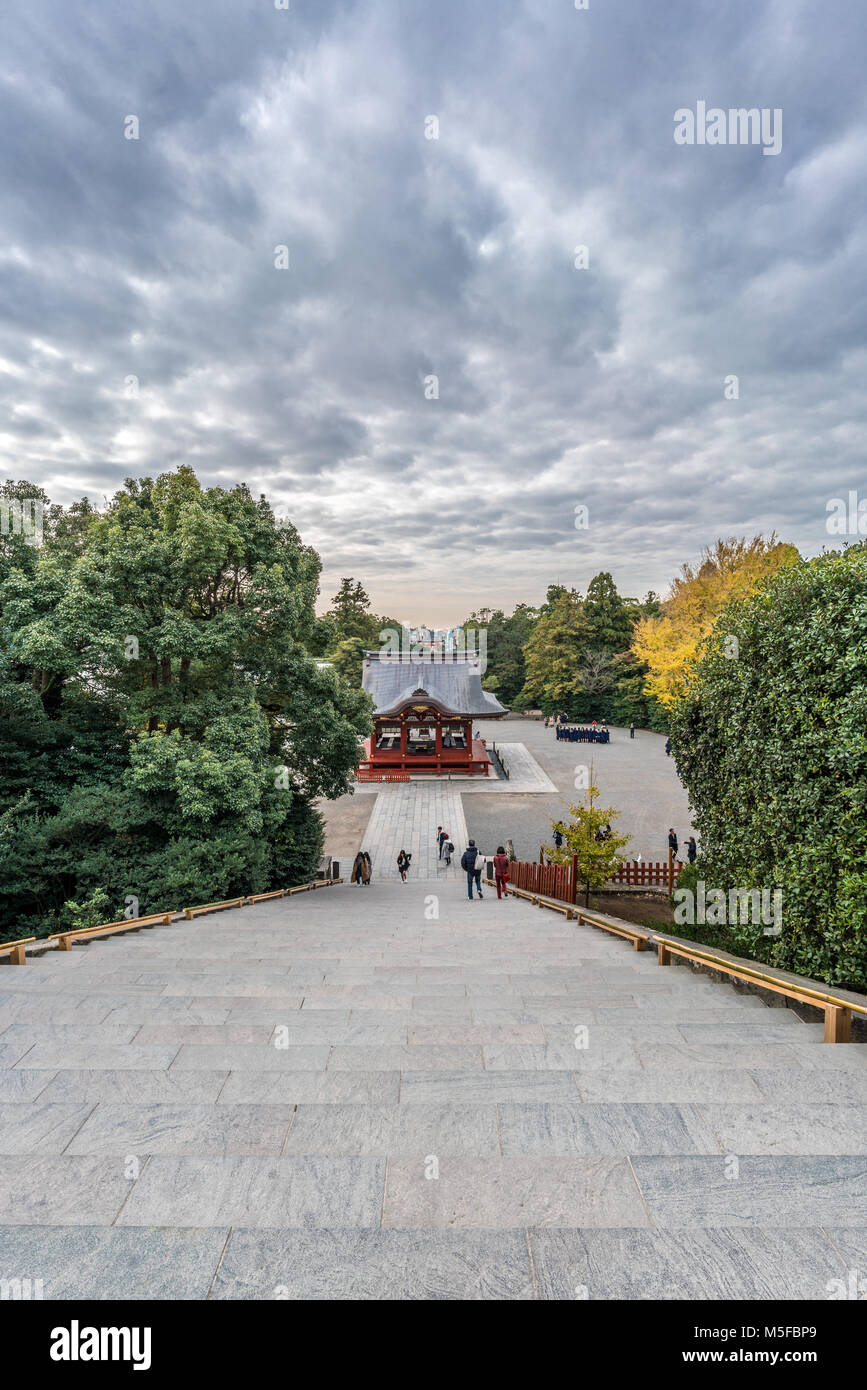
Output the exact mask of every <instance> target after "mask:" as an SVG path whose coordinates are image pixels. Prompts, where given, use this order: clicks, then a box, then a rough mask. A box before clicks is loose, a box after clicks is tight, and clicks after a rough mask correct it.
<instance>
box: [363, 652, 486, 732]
mask: <svg viewBox="0 0 867 1390" xmlns="http://www.w3.org/2000/svg"><path fill="white" fill-rule="evenodd" d="M361 684H362V686H363V688H364V689H365V690H366V691H367V693H368V694H369V695H371V696H372V697H373V700H374V702H375V706H376V708H375V709H374V714H397V712H398V710H400V709H402V708H403V706H404V705H407V704H411V703H412V702H413V701H416V702H418V703H421V702H422V701H424V700H426V701H428V702H429V703H431V704H433V705H435V706H436V707H437V709H439V710H440V711H441V713H443V714H456V715H458V714H463V715H472V716H473V718H477V717H478V718H487V719H497V718H498V717H499V716H500V715H502V714H507V713H508V710H507V709H506V707H505V705H501V704H500V702H499V700H498V699H497V697H496V695H492V694H491V692H490V691H489V690H483V689H482V670H481V666H480V665H479V659H478V657H462V658H461V659H459V660H453V659H452V658H451V656H450V655H446V657H445V659H442V658H441V657H437V658H435V659H434V660H433V661H431V660H430V659H428V660H420V659H412V658H410V657H406V656H401V657H396V656H385V657H380V654H379V652H368V653H367V655H366V656H365V660H364V669H363V673H362V681H361Z"/></svg>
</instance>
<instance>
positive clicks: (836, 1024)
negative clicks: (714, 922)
mask: <svg viewBox="0 0 867 1390" xmlns="http://www.w3.org/2000/svg"><path fill="white" fill-rule="evenodd" d="M517 867H518V865H517V864H513V865H512V868H513V869H514V868H517ZM548 867H555V866H548V865H539V864H537V865H522V866H521V868H538V869H543V868H548ZM488 882H489V883H490V882H491V880H490V879H489V880H488ZM506 891H507V892H510V893H514V894H516V895H517V896H518V897H521V898H528V899H529V900H530V901H531V902H532V903H533V905H534V906H535V907H548V908H553V909H554V911H556V912H562V913H563V914H564V915H565V917H566V919H567V920H571V921H574V922H577V923H578V925H579V926H588V927H597V928H599V930H600V931H606V932H611V933H612V934H613V935H614V936H619V937H623V938H624V939H625V940H627V941H629V942H631V944H632V949H633V951H646V950H647V949H648V947H655V948H656V960H657V964H658V965H671V958H672V956H677V957H679V958H681V959H683V960H688V961H691V962H692V963H693V964H694V965H699V966H704V967H705V968H706V969H708V970H714V971H717V972H718V973H719V974H721V975H728V976H730V977H731V978H732V979H735V980H741V981H742V982H744V983H745V984H751V985H755V987H756V988H757V989H766V990H769V991H770V992H771V993H772V994H782V995H785V996H786V997H787V998H789V999H794V1000H795V1001H796V1002H797V1003H801V1004H810V1005H811V1006H812V1007H813V1008H815V1009H821V1010H822V1011H823V1013H824V1016H825V1033H824V1041H825V1042H826V1043H848V1042H851V1039H852V1015H853V1013H854V1014H860V1015H862V1016H863V1017H867V998H865V997H864V996H860V995H855V994H854V993H850V992H849V991H848V990H847V991H845V992H839V993H836V994H835V993H833V992H829V991H826V990H824V989H822V988H820V986H819V984H818V983H817V982H816V981H815V980H807V979H804V978H803V977H801V976H798V975H788V974H786V973H785V972H783V971H781V970H779V971H778V970H774V969H773V968H772V967H771V966H760V965H759V964H758V962H757V961H752V960H744V959H743V958H742V957H740V956H733V955H729V954H728V952H726V951H708V950H704V949H702V947H701V946H698V945H695V944H693V942H691V941H685V940H683V939H682V938H680V937H673V936H666V935H665V934H664V933H663V932H658V931H654V930H652V929H651V928H648V927H639V926H636V924H635V923H633V922H625V921H624V920H623V919H622V918H620V917H611V916H609V915H608V914H607V913H601V912H590V911H588V910H587V908H584V907H578V906H577V905H575V904H574V903H571V902H569V901H568V900H564V899H562V898H560V897H557V896H554V895H548V894H545V893H544V891H543V890H536V892H535V893H534V892H533V891H532V890H530V889H528V888H524V887H521V886H520V885H518V883H517V879H514V878H513V879H512V880H511V881H510V883H509V885H508V888H507V890H506Z"/></svg>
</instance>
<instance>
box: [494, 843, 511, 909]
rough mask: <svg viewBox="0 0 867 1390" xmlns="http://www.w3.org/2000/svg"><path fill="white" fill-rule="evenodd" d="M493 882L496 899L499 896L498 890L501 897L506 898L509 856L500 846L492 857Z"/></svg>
mask: <svg viewBox="0 0 867 1390" xmlns="http://www.w3.org/2000/svg"><path fill="white" fill-rule="evenodd" d="M494 882H495V883H496V885H497V897H498V898H499V897H500V896H501V894H500V889H502V890H503V891H502V896H503V897H504V898H508V896H509V892H508V889H509V856H508V854H507V853H506V851H505V849H504V848H503V846H502V845H499V846H498V847H497V852H496V854H495V855H494Z"/></svg>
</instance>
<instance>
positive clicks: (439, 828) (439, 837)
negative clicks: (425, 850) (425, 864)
mask: <svg viewBox="0 0 867 1390" xmlns="http://www.w3.org/2000/svg"><path fill="white" fill-rule="evenodd" d="M436 841H437V851H438V854H439V858H440V859H442V857H443V828H442V826H441V825H438V826H437V834H436Z"/></svg>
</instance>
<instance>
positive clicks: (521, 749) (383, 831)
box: [320, 719, 693, 878]
mask: <svg viewBox="0 0 867 1390" xmlns="http://www.w3.org/2000/svg"><path fill="white" fill-rule="evenodd" d="M475 727H476V729H477V730H478V732H480V733H481V734H482V736H483V737H484V738H485V739H486V741H487V743H488V746H489V747H490V746H491V745H492V744H496V747H497V748H498V749H501V750H503V756H504V759H505V762H506V766H507V767H508V769H509V774H510V775H509V779H508V780H504V779H502V778H495V777H479V776H476V777H473V778H472V779H470V778H468V777H460V778H457V777H455V778H453V779H452V780H448V779H447V778H445V777H443V778H437V777H431V778H425V779H415V778H414V779H413V782H412V783H411V785H410V786H406V785H400V784H398V785H385V786H380V785H377V784H367V785H365V784H362V785H360V786H358V787H357V788H356V790H355V792H354V794H352V795H350V796H344V797H340V798H339V799H338V800H337V801H334V802H323V803H321V804H320V809H321V810H322V812H323V814H324V816H325V818H326V825H327V832H326V846H325V848H326V851H327V852H328V853H329V854H331V855H332V857H333V858H334V859H336V860H337V861H338V863H339V864H340V866H341V870H344V869H345V870H348V869H349V867H350V864H351V861H352V859H353V858H354V856H355V854H356V852H357V851H358V850H359V849H366V850H367V851H368V853H370V855H371V859H372V861H373V869H374V873H378V874H380V875H384V876H386V877H389V878H393V877H396V873H397V870H396V867H395V861H396V859H397V854H398V851H399V850H400V849H406V850H407V851H408V852H410V853H412V856H413V868H412V874H413V875H414V876H415V877H419V876H420V877H424V878H427V877H431V878H433V877H437V876H438V875H439V876H441V875H442V872H443V871H442V870H441V869H440V868H439V866H438V863H437V854H436V849H435V847H434V839H435V836H436V827H437V825H442V826H444V827H445V829H447V830H448V831H449V832H450V833H451V838H452V842H453V844H454V846H455V849H456V852H457V853H456V862H457V861H458V860H459V859H460V856H461V853H462V851H463V850H464V848H465V846H466V840H467V838H468V837H469V836H472V837H473V839H474V840H475V841H476V844H477V845H478V846H479V847H480V848H481V849H482V850H483V851H484V852H485V853H486V854H492V853H493V852H494V851H495V850H496V848H497V845H499V844H505V842H506V840H507V839H511V840H512V842H513V845H514V847H515V854H516V856H517V857H518V858H519V859H537V858H538V855H539V846H540V845H541V844H545V843H550V840H551V822H552V820H555V819H559V818H561V817H564V816H568V809H569V804H570V802H572V801H574V800H575V799H576V797H577V798H580V796H581V792H580V791H576V788H575V783H576V779H577V780H578V781H580V782H581V783H582V785H583V784H584V783H586V780H587V775H589V773H590V771H591V770H592V775H593V779H594V781H595V782H596V784H597V785H598V787H599V793H600V801H601V804H603V805H606V806H607V805H611V806H614V807H616V808H617V809H618V810H619V811H620V813H621V814H620V816H619V818H618V819H617V820H616V821H615V822H614V825H615V828H616V829H617V831H618V833H624V834H627V835H629V836H630V837H631V843H630V844H629V845H628V846H627V848H626V851H625V852H626V854H627V855H628V856H629V857H630V858H637V857H638V855H639V854H640V855H641V856H642V858H643V859H645V860H651V861H665V860H666V859H667V857H668V829H669V826H673V827H674V828H675V830H676V831H677V834H678V838H679V840H680V843H681V845H683V843H684V841H685V840H686V839H687V837H688V836H689V835H690V834H692V833H693V830H692V826H691V824H690V812H689V804H688V801H687V796H686V791H685V790H684V788H683V786H682V785H681V783H680V781H679V779H678V776H677V772H676V769H675V766H674V762H673V760H672V759H671V758H669V757H666V754H665V736H664V735H662V734H653V733H648V732H647V731H645V730H637V731H636V734H635V738H634V739H630V737H629V730H628V729H618V728H612V730H611V742H610V743H607V744H595V743H568V742H558V741H557V739H556V737H555V733H554V729H553V728H549V729H546V728H545V725H544V723H543V722H542V721H540V720H534V719H507V720H504V721H502V722H498V721H494V720H490V721H487V722H485V721H479V722H478V723H477V724H476V726H475ZM585 774H587V775H585ZM684 857H685V856H684Z"/></svg>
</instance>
